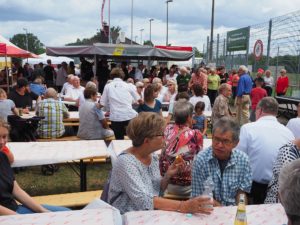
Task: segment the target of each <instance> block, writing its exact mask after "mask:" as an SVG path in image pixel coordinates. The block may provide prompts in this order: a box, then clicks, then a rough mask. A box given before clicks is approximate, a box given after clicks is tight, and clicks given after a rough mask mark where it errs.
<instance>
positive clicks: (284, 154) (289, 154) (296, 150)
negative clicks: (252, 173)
mask: <svg viewBox="0 0 300 225" xmlns="http://www.w3.org/2000/svg"><path fill="white" fill-rule="evenodd" d="M299 158H300V139H296V140H294V141H292V142H289V143H288V144H286V145H284V146H283V147H282V148H280V150H279V152H278V156H277V160H276V162H275V164H274V167H273V176H272V180H271V182H270V183H269V186H268V193H267V197H266V199H265V204H272V203H279V199H278V177H279V173H280V170H281V169H282V168H283V167H284V166H285V165H287V164H289V163H291V162H292V161H294V160H296V159H299Z"/></svg>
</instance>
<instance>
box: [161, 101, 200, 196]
mask: <svg viewBox="0 0 300 225" xmlns="http://www.w3.org/2000/svg"><path fill="white" fill-rule="evenodd" d="M193 111H194V107H193V105H192V104H191V103H190V102H188V101H186V100H179V101H177V102H176V103H175V105H174V120H175V124H169V125H168V126H167V127H166V129H165V132H164V134H165V140H166V149H165V150H164V151H162V154H161V157H160V161H159V167H160V171H161V175H162V176H164V175H165V174H166V172H167V171H168V169H169V167H170V166H171V165H172V164H173V163H174V161H175V159H176V158H178V157H180V158H182V159H183V162H184V167H183V168H182V169H181V170H180V171H178V173H176V174H175V175H174V176H173V177H172V178H171V180H170V184H169V185H168V189H167V190H168V193H169V194H175V195H180V196H185V197H189V195H190V193H191V180H192V178H191V169H192V165H193V160H194V157H195V156H196V155H197V153H198V152H199V151H200V150H202V147H203V138H202V134H201V132H200V131H199V130H197V129H195V130H193V129H192V128H191V127H192V122H193V119H192V117H193Z"/></svg>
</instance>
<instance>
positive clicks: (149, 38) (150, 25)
mask: <svg viewBox="0 0 300 225" xmlns="http://www.w3.org/2000/svg"><path fill="white" fill-rule="evenodd" d="M153 20H154V19H152V18H151V19H150V20H149V22H150V35H149V36H150V38H149V40H150V43H152V42H151V22H152V21H153Z"/></svg>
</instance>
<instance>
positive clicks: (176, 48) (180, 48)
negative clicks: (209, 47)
mask: <svg viewBox="0 0 300 225" xmlns="http://www.w3.org/2000/svg"><path fill="white" fill-rule="evenodd" d="M155 48H160V49H165V50H173V51H184V52H192V51H193V48H192V47H189V46H164V45H156V46H155Z"/></svg>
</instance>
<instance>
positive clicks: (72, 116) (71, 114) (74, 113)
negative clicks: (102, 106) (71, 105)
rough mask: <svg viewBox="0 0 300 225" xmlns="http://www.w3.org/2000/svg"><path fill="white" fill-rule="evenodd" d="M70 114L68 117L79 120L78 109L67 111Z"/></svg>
mask: <svg viewBox="0 0 300 225" xmlns="http://www.w3.org/2000/svg"><path fill="white" fill-rule="evenodd" d="M69 114H70V116H69V118H70V119H78V120H79V112H78V111H71V112H69Z"/></svg>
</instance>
